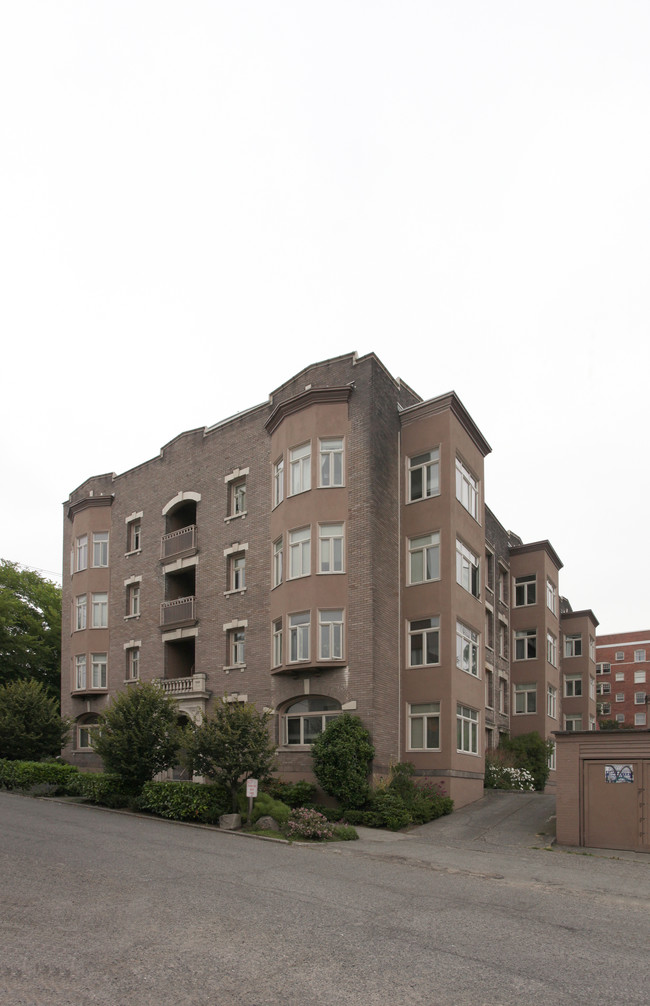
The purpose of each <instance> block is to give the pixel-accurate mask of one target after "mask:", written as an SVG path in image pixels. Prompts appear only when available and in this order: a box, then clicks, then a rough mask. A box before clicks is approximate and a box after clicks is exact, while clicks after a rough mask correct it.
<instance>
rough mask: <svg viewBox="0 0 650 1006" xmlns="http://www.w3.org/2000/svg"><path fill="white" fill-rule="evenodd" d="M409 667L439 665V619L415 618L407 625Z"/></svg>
mask: <svg viewBox="0 0 650 1006" xmlns="http://www.w3.org/2000/svg"><path fill="white" fill-rule="evenodd" d="M408 660H409V667H427V666H431V665H434V664H439V663H440V617H439V616H438V615H435V616H432V617H431V618H417V619H413V621H411V622H409V623H408Z"/></svg>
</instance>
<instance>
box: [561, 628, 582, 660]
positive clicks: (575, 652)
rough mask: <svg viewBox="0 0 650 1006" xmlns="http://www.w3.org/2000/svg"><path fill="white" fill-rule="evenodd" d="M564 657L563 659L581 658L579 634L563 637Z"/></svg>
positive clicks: (580, 638) (580, 637)
mask: <svg viewBox="0 0 650 1006" xmlns="http://www.w3.org/2000/svg"><path fill="white" fill-rule="evenodd" d="M564 656H565V657H581V656H582V636H581V635H580V633H579V632H578V633H574V634H573V635H571V636H565V637H564Z"/></svg>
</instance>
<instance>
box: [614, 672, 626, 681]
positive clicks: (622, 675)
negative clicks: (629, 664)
mask: <svg viewBox="0 0 650 1006" xmlns="http://www.w3.org/2000/svg"><path fill="white" fill-rule="evenodd" d="M614 680H615V681H625V672H624V671H618V672H617V674H616V677H615V678H614Z"/></svg>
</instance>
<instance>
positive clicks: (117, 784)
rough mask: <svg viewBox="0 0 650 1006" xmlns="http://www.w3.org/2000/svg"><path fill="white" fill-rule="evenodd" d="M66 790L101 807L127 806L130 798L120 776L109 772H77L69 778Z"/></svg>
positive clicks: (71, 794)
mask: <svg viewBox="0 0 650 1006" xmlns="http://www.w3.org/2000/svg"><path fill="white" fill-rule="evenodd" d="M67 792H68V793H69V794H70V796H79V797H81V798H82V799H83V800H88V802H89V803H96V804H99V805H100V806H101V807H113V808H115V807H128V805H129V803H130V800H131V797H130V795H129V792H128V791H127V789H125V786H124V781H123V779H122V777H121V776H119V775H117V774H116V773H110V772H79V774H78V775H76V776H75V777H74V778H73V779H71V780H70V783H69V785H68V788H67Z"/></svg>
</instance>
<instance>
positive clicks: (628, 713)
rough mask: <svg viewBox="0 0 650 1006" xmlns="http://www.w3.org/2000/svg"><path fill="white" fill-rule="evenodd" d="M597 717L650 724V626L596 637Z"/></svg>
mask: <svg viewBox="0 0 650 1006" xmlns="http://www.w3.org/2000/svg"><path fill="white" fill-rule="evenodd" d="M596 654H597V657H596V659H597V664H596V675H597V677H596V691H597V696H598V699H597V701H598V720H599V722H602V721H603V720H614V721H615V722H616V723H618V724H619V726H621V727H626V728H633V727H637V728H638V729H643V728H644V727H647V725H648V699H649V697H650V691H649V689H648V681H650V660H648V656H649V655H650V630H646V629H644V630H641V631H637V632H618V633H612V634H610V635H606V636H597V637H596Z"/></svg>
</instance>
